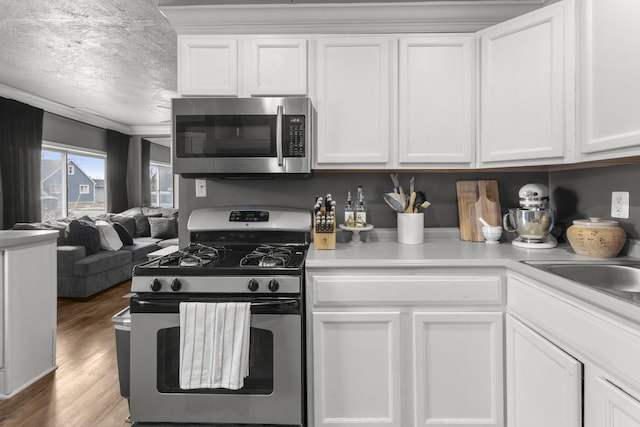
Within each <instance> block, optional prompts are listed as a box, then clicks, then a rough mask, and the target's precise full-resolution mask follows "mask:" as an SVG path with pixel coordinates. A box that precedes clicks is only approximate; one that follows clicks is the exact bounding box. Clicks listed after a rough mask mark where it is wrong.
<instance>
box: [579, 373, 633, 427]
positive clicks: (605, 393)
mask: <svg viewBox="0 0 640 427" xmlns="http://www.w3.org/2000/svg"><path fill="white" fill-rule="evenodd" d="M584 417H585V424H584V425H585V427H638V426H640V401H639V400H638V397H637V396H632V395H631V394H629V393H627V392H626V391H625V390H624V389H623V388H622V387H619V386H618V385H616V384H615V383H613V382H612V381H610V380H609V379H608V378H607V377H606V376H605V375H600V373H598V374H593V375H592V374H590V373H588V375H586V376H585V415H584Z"/></svg>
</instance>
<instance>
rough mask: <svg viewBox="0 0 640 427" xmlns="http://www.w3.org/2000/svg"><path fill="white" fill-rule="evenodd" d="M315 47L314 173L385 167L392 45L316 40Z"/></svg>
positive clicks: (376, 39) (360, 39)
mask: <svg viewBox="0 0 640 427" xmlns="http://www.w3.org/2000/svg"><path fill="white" fill-rule="evenodd" d="M316 43H317V45H316V48H317V96H316V99H315V107H316V110H317V112H318V120H317V124H318V128H317V158H316V162H317V165H318V167H321V168H322V167H325V168H332V167H341V166H342V167H345V166H346V167H349V168H371V167H373V168H384V167H386V166H388V162H389V160H390V141H392V140H393V135H392V132H391V128H392V127H391V111H392V109H391V99H392V93H391V91H392V84H391V61H390V55H391V45H392V40H391V39H390V38H388V37H366V36H362V37H327V38H324V37H321V38H318V40H317V41H316Z"/></svg>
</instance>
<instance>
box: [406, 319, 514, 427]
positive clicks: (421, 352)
mask: <svg viewBox="0 0 640 427" xmlns="http://www.w3.org/2000/svg"><path fill="white" fill-rule="evenodd" d="M413 323H414V327H413V331H414V332H413V346H414V350H413V355H414V365H415V366H414V372H415V384H414V389H415V400H414V413H415V421H414V425H416V426H425V425H448V426H449V425H450V426H502V425H503V403H502V402H503V386H502V384H503V382H502V381H503V376H502V362H503V361H502V313H414V315H413Z"/></svg>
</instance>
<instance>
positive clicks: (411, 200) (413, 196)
mask: <svg viewBox="0 0 640 427" xmlns="http://www.w3.org/2000/svg"><path fill="white" fill-rule="evenodd" d="M415 201H416V192H415V191H413V192H412V193H411V195H410V196H409V205H408V206H407V208H406V209H405V210H404V213H413V204H414V203H415Z"/></svg>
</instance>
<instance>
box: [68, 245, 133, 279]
mask: <svg viewBox="0 0 640 427" xmlns="http://www.w3.org/2000/svg"><path fill="white" fill-rule="evenodd" d="M131 259H132V254H131V251H123V250H120V251H99V252H97V253H95V254H92V255H88V256H87V257H85V258H83V259H81V260H78V261H76V263H75V264H74V266H73V275H74V276H91V275H93V274H97V273H102V272H103V271H108V270H111V269H113V268H117V267H119V266H121V265H123V264H127V263H130V262H131Z"/></svg>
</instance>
